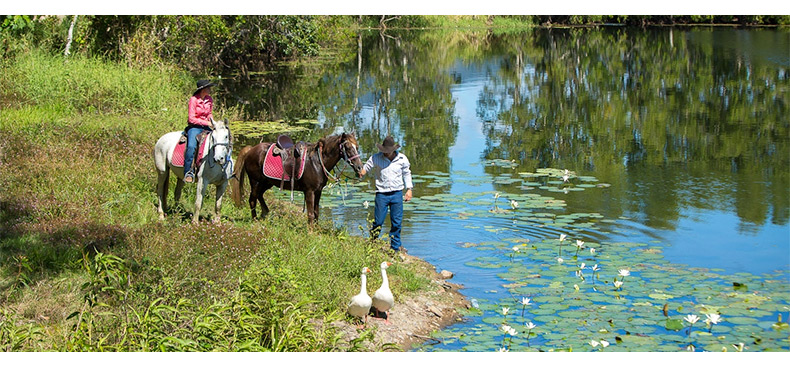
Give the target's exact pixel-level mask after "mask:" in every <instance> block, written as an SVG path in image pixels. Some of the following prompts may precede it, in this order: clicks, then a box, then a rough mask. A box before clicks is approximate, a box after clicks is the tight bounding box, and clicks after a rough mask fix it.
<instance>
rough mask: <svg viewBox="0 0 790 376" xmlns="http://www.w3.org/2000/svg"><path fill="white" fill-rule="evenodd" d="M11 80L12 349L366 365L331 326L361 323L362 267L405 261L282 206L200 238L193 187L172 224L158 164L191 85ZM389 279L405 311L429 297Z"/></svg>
mask: <svg viewBox="0 0 790 376" xmlns="http://www.w3.org/2000/svg"><path fill="white" fill-rule="evenodd" d="M74 72H79V73H78V74H76V73H74ZM3 73H4V74H3V76H2V77H1V78H0V87H2V89H0V90H2V95H0V100H3V101H4V102H5V103H3V107H2V108H3V110H2V112H0V169H2V171H3V173H2V174H0V349H3V350H9V351H52V350H54V351H246V350H250V351H337V350H358V349H360V347H359V346H361V343H362V341H352V342H351V343H346V342H344V341H341V340H340V335H339V332H337V330H336V329H335V328H334V327H333V326H332V325H328V323H329V322H332V321H335V320H346V319H347V318H346V316H345V308H346V304H347V302H348V299H349V298H350V297H351V296H352V295H354V294H355V293H356V292H357V291H358V289H359V270H360V269H361V268H362V266H368V267H370V268H371V269H374V270H376V271H377V265H379V264H380V263H381V261H384V260H390V261H391V259H390V256H388V255H387V254H386V253H384V252H383V251H382V250H383V249H385V248H386V246H385V245H384V244H383V243H382V242H381V241H378V242H370V241H368V240H366V239H362V238H358V237H353V236H349V235H348V234H347V232H345V231H344V230H342V229H337V228H335V227H334V226H333V225H332V223H331V222H330V221H329V220H328V219H326V218H324V220H323V221H321V222H319V223H318V224H317V225H315V226H308V224H307V221H306V217H305V215H304V214H303V213H301V210H299V209H300V207H299V206H296V205H291V204H288V203H285V202H282V201H279V200H276V199H275V198H274V197H273V196H272V195H271V194H267V202H269V205H270V208H271V210H272V212H271V213H270V215H269V217H268V218H267V219H266V220H263V221H251V220H250V218H249V216H250V214H249V209H248V208H236V207H233V206H232V204H231V200H230V199H229V196H228V197H226V198H225V204H224V205H223V207H222V213H221V215H222V218H223V222H222V224H219V225H213V224H208V223H205V222H204V223H202V224H201V225H199V226H193V225H191V224H190V223H189V222H190V221H189V220H190V217H189V216H190V213H191V212H192V210H193V207H194V197H195V192H194V190H195V187H194V185H188V186H187V187H186V188H185V190H184V195H183V197H182V201H181V202H180V203H173V202H172V192H173V189H172V188H174V185H175V178H173V179H170V184H171V189H170V195H171V197H170V198H171V199H170V204H171V206H172V210H171V212H170V213H169V215H168V218H167V219H166V220H165V221H158V219H157V214H156V210H155V206H154V205H155V203H156V196H155V193H154V187H155V171H154V167H153V161H152V157H151V151H152V147H153V145H154V143H155V141H156V139H157V138H158V137H159V136H160V135H162V134H164V133H166V132H168V131H172V130H176V129H179V128H180V127H181V126H182V125H181V124H182V122H183V112H184V110H183V109H181V107H183V106H182V105H183V104H184V103H185V99H184V98H186V96H187V95H188V94H189V87H187V82H191V81H190V80H191V79H181V78H179V77H181V76H182V74H181V73H179V72H172V71H169V70H167V69H158V68H157V69H153V70H135V69H129V68H126V67H124V66H121V65H118V64H114V63H108V62H104V61H100V60H92V59H82V58H77V57H73V58H72V60H70V61H68V62H64V61H63V59H62V58H61V57H57V56H49V55H46V54H43V53H38V52H36V53H31V54H29V55H25V56H20V57H19V58H18V59H17V60H14V61H10V62H4V63H3ZM67 73H68V74H67ZM165 106H167V108H169V110H168V111H162V110H161V109H162V108H165ZM128 108H132V109H133V111H130V112H129V113H127V112H126V109H128ZM209 191H210V192H209V195H208V196H207V197H206V198H205V199H204V205H203V207H204V209H203V211H202V216H203V217H206V218H210V217H211V216H213V215H214V213H213V199H214V192H213V188H210V189H209ZM174 204H175V205H174ZM389 274H390V283H391V285H392V288H393V290H394V292H395V293H396V294H399V295H401V296H402V295H403V294H408V293H414V292H416V291H419V290H420V289H422V288H425V287H426V286H428V285H429V280H428V279H427V278H426V277H424V276H422V275H421V274H420V273H419V272H417V271H415V270H413V269H411V267H410V266H402V265H397V264H396V266H393V267H392V268H391V269H390V273H389ZM377 279H380V276H379V274H378V273H373V274H372V275H371V276H370V277H369V280H370V283H371V285H376V284H377V283H380V281H378V280H377ZM370 335H371V334H370V333H364V334H363V335H362V338H366V336H368V337H369V336H370Z"/></svg>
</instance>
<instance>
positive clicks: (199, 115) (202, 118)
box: [187, 95, 214, 127]
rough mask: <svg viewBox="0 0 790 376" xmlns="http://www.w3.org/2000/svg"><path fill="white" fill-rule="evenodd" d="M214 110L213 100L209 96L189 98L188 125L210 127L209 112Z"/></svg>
mask: <svg viewBox="0 0 790 376" xmlns="http://www.w3.org/2000/svg"><path fill="white" fill-rule="evenodd" d="M213 108H214V99H213V98H211V96H210V95H206V96H205V97H203V98H198V97H197V96H194V95H193V96H191V97H189V118H188V119H187V121H188V122H189V124H196V125H205V126H207V127H210V126H211V121H209V118H210V117H211V110H212V109H213Z"/></svg>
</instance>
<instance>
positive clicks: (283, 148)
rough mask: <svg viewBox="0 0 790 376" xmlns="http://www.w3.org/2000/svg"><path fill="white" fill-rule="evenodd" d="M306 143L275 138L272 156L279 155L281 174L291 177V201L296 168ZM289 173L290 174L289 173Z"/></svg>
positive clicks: (282, 180) (285, 138)
mask: <svg viewBox="0 0 790 376" xmlns="http://www.w3.org/2000/svg"><path fill="white" fill-rule="evenodd" d="M305 148H307V143H306V142H304V141H299V142H296V143H294V141H293V140H291V138H290V137H288V136H286V135H284V134H281V135H279V136H278V137H277V143H276V147H275V148H274V150H272V154H273V155H279V156H280V160H281V161H282V163H283V173H288V176H290V177H291V179H290V180H291V199H292V200H293V191H294V180H296V166H297V165H298V164H300V163H301V161H302V156H303V155H304V151H305ZM289 171H290V172H289ZM284 184H285V179H281V180H280V190H282V189H283V185H284Z"/></svg>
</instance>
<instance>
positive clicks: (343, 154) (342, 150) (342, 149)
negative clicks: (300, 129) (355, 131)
mask: <svg viewBox="0 0 790 376" xmlns="http://www.w3.org/2000/svg"><path fill="white" fill-rule="evenodd" d="M347 143H349V142H348V139H344V140H343V141H342V142H341V143H340V145H338V146H339V147H340V157H341V158H342V159H343V160H344V161H346V163H347V164H349V165H352V163H351V161H353V160H355V159H357V158H361V156H360V155H359V153H355V154H354V155H353V156H351V157H349V156H348V154H347V152H346V144H347ZM354 151H356V147H355V148H354ZM323 154H324V151H323V146H322V145H321V146H318V160H319V161H320V162H321V169H323V170H324V175H325V176H326V178H327V179H329V180H334V181H340V178H338V177H336V176H333V175H332V173H330V172H329V171H328V170H327V169H326V166H325V165H324V160H323V157H322V155H323ZM352 167H353V165H352ZM345 169H346V165H343V168H342V169H341V170H340V173H339V174H338V175H343V171H345Z"/></svg>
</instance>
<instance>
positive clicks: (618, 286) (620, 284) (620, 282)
mask: <svg viewBox="0 0 790 376" xmlns="http://www.w3.org/2000/svg"><path fill="white" fill-rule="evenodd" d="M622 285H623V281H614V287H617V288H618V289H619V288H620V286H622Z"/></svg>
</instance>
